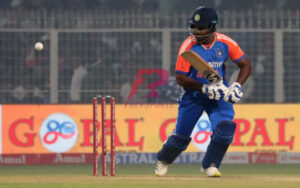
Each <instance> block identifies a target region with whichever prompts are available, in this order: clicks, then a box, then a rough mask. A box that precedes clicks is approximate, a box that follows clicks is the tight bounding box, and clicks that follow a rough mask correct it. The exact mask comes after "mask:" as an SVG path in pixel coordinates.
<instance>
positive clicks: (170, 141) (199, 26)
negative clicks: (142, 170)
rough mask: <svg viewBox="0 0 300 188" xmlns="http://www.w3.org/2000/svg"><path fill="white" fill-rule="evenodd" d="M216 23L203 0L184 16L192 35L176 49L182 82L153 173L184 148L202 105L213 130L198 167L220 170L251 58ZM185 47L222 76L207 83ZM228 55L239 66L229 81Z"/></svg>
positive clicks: (211, 171)
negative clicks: (171, 124) (171, 125)
mask: <svg viewBox="0 0 300 188" xmlns="http://www.w3.org/2000/svg"><path fill="white" fill-rule="evenodd" d="M217 23H218V16H217V13H216V11H215V10H214V9H212V8H209V7H205V6H201V7H198V8H197V9H196V10H195V12H194V13H193V15H192V17H191V18H190V19H189V21H188V24H189V27H190V34H191V35H190V36H189V37H188V38H187V39H186V40H185V41H184V42H183V43H182V45H181V47H180V49H179V53H178V58H177V63H176V68H175V69H176V70H175V71H176V82H177V84H178V85H180V86H181V87H182V93H181V94H180V96H179V98H178V104H179V107H178V116H177V122H176V127H175V129H174V131H173V132H172V133H171V134H170V135H169V137H168V138H167V140H166V142H165V143H164V144H163V146H162V149H161V150H160V151H159V152H158V153H157V160H158V162H157V165H156V168H155V175H157V176H164V175H166V174H167V168H168V165H169V164H171V163H172V162H173V161H174V160H175V159H176V157H177V156H178V155H180V153H181V152H183V151H184V150H186V148H187V147H188V145H189V143H190V141H191V137H190V136H191V134H192V131H193V129H194V126H195V125H196V123H197V121H198V119H199V118H200V116H201V115H202V113H203V111H205V112H206V113H207V115H208V117H209V120H210V122H211V125H212V130H213V133H212V135H211V142H210V144H209V145H208V148H207V152H206V155H205V156H204V159H203V161H202V167H201V171H203V172H205V173H206V175H207V176H209V177H220V176H221V173H220V171H219V168H220V165H221V162H222V160H223V157H224V155H225V153H226V151H227V149H228V147H229V145H230V144H231V142H232V140H233V136H234V133H235V129H236V124H235V123H234V122H233V118H234V114H235V112H234V109H233V104H234V103H237V102H239V101H240V99H241V97H242V96H243V90H242V87H241V85H242V84H243V83H244V82H245V81H246V80H247V78H248V77H249V75H250V74H251V64H250V62H249V61H248V60H247V58H246V57H245V53H244V52H243V51H242V50H241V48H240V47H239V45H238V44H237V43H236V42H235V41H234V40H232V39H231V38H230V37H228V36H226V35H224V34H221V33H218V32H216V24H217ZM188 50H192V51H194V52H196V53H198V54H199V55H200V56H201V57H202V58H203V59H204V60H205V61H206V62H208V64H209V65H210V66H211V67H212V68H213V69H214V70H216V71H217V73H218V74H219V75H220V76H221V77H222V78H223V80H222V81H221V82H219V83H217V84H210V83H209V82H208V80H207V79H205V78H204V77H202V75H200V74H199V73H198V71H197V70H196V69H195V68H194V67H193V66H191V64H190V63H189V62H188V61H186V60H185V59H184V58H183V57H182V56H181V54H182V53H183V52H185V51H188ZM227 58H231V60H232V61H233V62H234V63H235V64H236V65H237V66H238V67H239V74H238V77H237V79H236V81H235V82H233V83H232V84H231V85H230V86H229V84H228V83H227V81H226V80H225V74H226V67H225V61H226V60H227Z"/></svg>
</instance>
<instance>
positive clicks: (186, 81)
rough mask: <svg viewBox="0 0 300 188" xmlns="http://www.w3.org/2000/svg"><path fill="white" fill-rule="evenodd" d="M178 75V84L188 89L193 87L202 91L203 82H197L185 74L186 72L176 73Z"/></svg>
mask: <svg viewBox="0 0 300 188" xmlns="http://www.w3.org/2000/svg"><path fill="white" fill-rule="evenodd" d="M175 77H176V82H177V84H178V85H180V86H182V87H183V88H186V89H191V90H195V91H201V90H202V86H203V84H201V83H198V82H196V81H195V80H193V79H192V78H190V77H188V76H186V75H184V74H179V73H176V74H175Z"/></svg>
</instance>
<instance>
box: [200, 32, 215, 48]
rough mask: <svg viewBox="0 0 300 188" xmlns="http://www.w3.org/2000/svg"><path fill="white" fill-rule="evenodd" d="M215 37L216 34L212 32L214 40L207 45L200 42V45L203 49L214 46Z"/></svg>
mask: <svg viewBox="0 0 300 188" xmlns="http://www.w3.org/2000/svg"><path fill="white" fill-rule="evenodd" d="M216 39H217V34H216V33H214V41H213V42H212V43H211V44H208V45H204V44H201V46H202V47H203V48H204V49H206V50H208V49H211V48H212V47H213V46H214V44H215V42H216Z"/></svg>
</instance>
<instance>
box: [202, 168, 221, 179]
mask: <svg viewBox="0 0 300 188" xmlns="http://www.w3.org/2000/svg"><path fill="white" fill-rule="evenodd" d="M201 171H202V172H204V173H205V174H206V175H207V176H208V177H221V172H220V171H219V170H218V168H216V167H214V166H211V167H208V168H207V169H204V168H203V167H201Z"/></svg>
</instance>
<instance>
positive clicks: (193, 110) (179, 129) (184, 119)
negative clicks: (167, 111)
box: [155, 103, 203, 176]
mask: <svg viewBox="0 0 300 188" xmlns="http://www.w3.org/2000/svg"><path fill="white" fill-rule="evenodd" d="M202 112H203V109H202V107H201V106H200V105H199V104H195V103H188V104H180V106H179V109H178V117H177V122H176V128H175V130H174V131H173V132H172V134H170V136H169V137H168V138H167V140H166V142H165V143H164V144H163V146H162V149H161V150H160V151H159V152H158V153H157V160H158V163H157V165H156V169H155V174H156V175H158V176H163V175H165V174H166V173H167V167H168V165H169V164H171V163H172V162H173V161H174V160H175V159H176V158H177V157H178V156H179V155H180V153H181V152H183V151H184V150H186V148H187V147H188V145H189V143H190V141H191V137H190V135H191V133H192V131H193V129H194V126H195V124H196V123H197V121H198V119H199V118H200V116H201V114H202Z"/></svg>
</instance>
